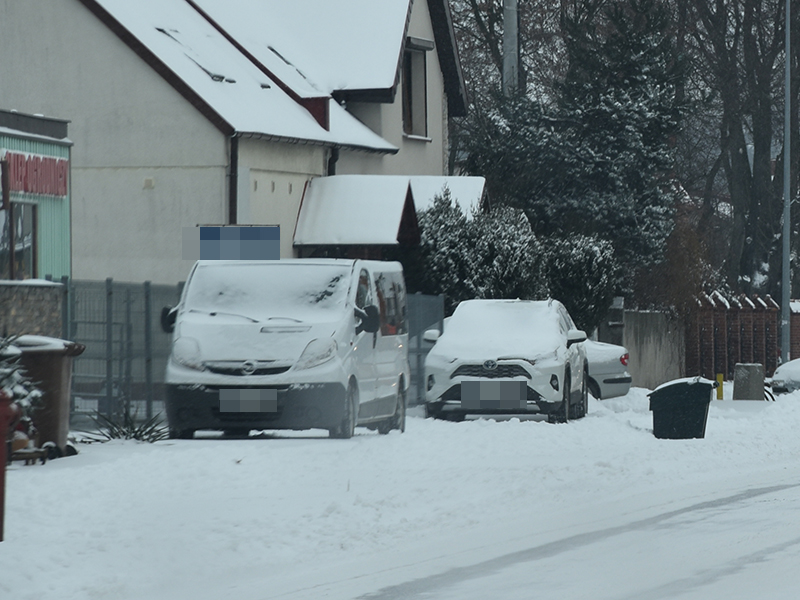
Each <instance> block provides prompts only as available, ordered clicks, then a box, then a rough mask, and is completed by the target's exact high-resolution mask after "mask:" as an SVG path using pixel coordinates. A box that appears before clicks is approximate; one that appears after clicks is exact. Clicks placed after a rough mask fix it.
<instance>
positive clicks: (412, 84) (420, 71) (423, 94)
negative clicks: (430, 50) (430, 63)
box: [403, 43, 428, 137]
mask: <svg viewBox="0 0 800 600" xmlns="http://www.w3.org/2000/svg"><path fill="white" fill-rule="evenodd" d="M408 46H411V44H410V43H409V44H408ZM426 79H427V78H426V76H425V52H424V51H422V50H416V49H407V50H406V52H405V55H404V56H403V132H404V133H406V134H407V135H415V136H420V137H427V136H428V106H427V104H428V103H427V94H428V90H427V81H426Z"/></svg>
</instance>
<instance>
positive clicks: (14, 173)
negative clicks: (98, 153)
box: [3, 152, 69, 196]
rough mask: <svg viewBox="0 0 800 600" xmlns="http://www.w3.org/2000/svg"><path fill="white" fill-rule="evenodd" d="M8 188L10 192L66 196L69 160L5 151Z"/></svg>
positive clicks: (4, 158)
mask: <svg viewBox="0 0 800 600" xmlns="http://www.w3.org/2000/svg"><path fill="white" fill-rule="evenodd" d="M3 160H5V161H7V163H8V188H9V190H11V191H12V192H25V193H28V194H42V195H45V196H66V195H67V192H68V191H69V186H68V182H67V178H68V175H69V161H68V160H67V159H65V158H54V157H52V156H41V155H39V154H20V153H18V152H6V155H5V157H3Z"/></svg>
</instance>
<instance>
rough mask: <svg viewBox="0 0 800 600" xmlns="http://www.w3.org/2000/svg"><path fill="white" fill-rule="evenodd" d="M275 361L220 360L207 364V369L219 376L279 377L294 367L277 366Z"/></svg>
mask: <svg viewBox="0 0 800 600" xmlns="http://www.w3.org/2000/svg"><path fill="white" fill-rule="evenodd" d="M275 362H276V361H274V360H254V361H242V360H220V361H214V362H206V363H205V368H206V369H207V370H208V371H211V372H212V373H217V374H219V375H234V376H237V377H248V376H251V375H279V374H280V373H285V372H286V371H288V370H289V369H291V368H292V365H287V364H277V365H276V364H275Z"/></svg>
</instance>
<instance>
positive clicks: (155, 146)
mask: <svg viewBox="0 0 800 600" xmlns="http://www.w3.org/2000/svg"><path fill="white" fill-rule="evenodd" d="M0 56H2V60H0V81H2V82H3V83H2V85H0V106H2V107H3V108H6V109H17V110H19V111H21V112H27V113H42V114H45V115H48V116H53V117H59V118H64V119H69V120H70V121H71V123H70V125H69V134H70V138H71V139H72V140H73V141H74V142H75V145H74V147H73V152H72V233H73V240H72V252H73V271H72V276H73V277H75V278H80V279H104V278H105V277H108V276H113V277H114V278H115V279H116V280H121V281H124V280H128V281H141V280H146V279H149V280H152V281H154V282H164V283H173V282H175V281H177V280H180V279H183V278H185V276H186V274H187V273H188V268H187V266H186V264H185V263H184V261H182V260H181V259H180V252H181V243H180V235H181V228H182V227H187V226H194V225H196V224H197V223H224V222H225V219H226V216H227V212H226V199H227V185H228V184H227V175H226V165H227V164H228V141H227V139H226V138H225V136H223V135H222V134H221V132H220V131H219V130H217V129H216V128H215V127H213V126H212V125H211V124H210V123H209V121H208V120H207V119H206V118H205V117H203V116H202V115H201V114H200V113H199V112H198V111H197V110H196V109H195V108H194V107H192V106H191V105H190V104H189V103H188V102H187V101H186V100H185V99H184V98H183V97H182V96H181V95H180V94H178V92H176V91H175V90H174V89H173V88H172V87H171V86H170V85H169V84H168V83H167V82H166V81H165V80H164V79H163V78H162V77H161V76H159V75H158V74H157V73H156V72H155V71H153V69H151V68H150V67H149V66H148V65H147V64H146V63H145V62H144V61H143V60H142V59H141V58H139V57H138V56H137V55H136V54H134V53H133V51H132V50H130V49H129V48H128V47H127V46H126V45H125V44H124V43H123V42H122V41H121V40H120V39H119V38H118V37H117V36H116V35H115V34H114V33H112V32H111V31H110V30H109V29H107V28H106V26H105V25H103V24H102V23H101V22H100V21H99V20H98V19H97V18H96V17H95V16H94V15H92V14H91V13H90V12H89V11H88V10H87V9H86V8H85V7H84V6H83V5H82V4H80V3H79V2H77V0H37V1H35V2H19V0H0Z"/></svg>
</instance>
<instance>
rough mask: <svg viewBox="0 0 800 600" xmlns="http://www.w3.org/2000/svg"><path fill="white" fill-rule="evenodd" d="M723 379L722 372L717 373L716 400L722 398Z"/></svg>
mask: <svg viewBox="0 0 800 600" xmlns="http://www.w3.org/2000/svg"><path fill="white" fill-rule="evenodd" d="M724 380H725V376H724V375H723V374H722V373H717V383H718V384H719V385H717V400H722V382H723V381H724Z"/></svg>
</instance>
